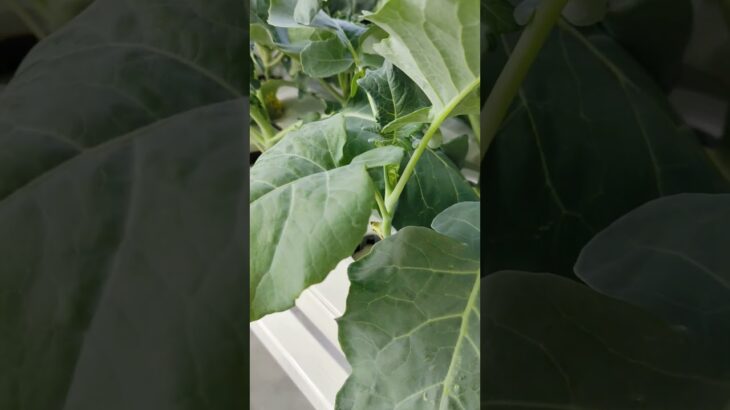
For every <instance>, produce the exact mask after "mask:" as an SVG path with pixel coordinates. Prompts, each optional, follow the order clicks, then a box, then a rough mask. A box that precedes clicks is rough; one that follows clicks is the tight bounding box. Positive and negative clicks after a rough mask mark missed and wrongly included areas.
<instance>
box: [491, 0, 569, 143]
mask: <svg viewBox="0 0 730 410" xmlns="http://www.w3.org/2000/svg"><path fill="white" fill-rule="evenodd" d="M567 2H568V0H544V1H541V2H540V4H539V5H538V6H537V9H536V10H535V15H534V16H533V18H532V21H530V23H528V24H527V26H526V27H525V29H524V30H523V32H522V35H521V36H520V39H519V41H518V42H517V45H516V46H515V48H514V50H513V51H512V54H511V55H510V57H509V60H507V64H505V66H504V68H503V69H502V72H501V73H500V75H499V78H498V79H497V82H496V83H495V84H494V88H492V91H491V93H490V94H489V97H488V98H487V102H486V103H485V104H484V108H483V109H482V112H483V113H484V114H483V116H484V118H483V122H484V132H483V136H484V138H483V141H484V143H483V144H482V146H481V156H482V157H484V154H485V153H486V152H487V149H488V148H489V145H490V144H491V142H492V140H493V139H494V137H495V135H496V134H497V131H498V130H499V127H500V125H501V124H502V121H503V120H504V117H505V115H506V114H507V110H509V107H510V105H511V104H512V100H513V99H514V97H515V95H517V92H518V91H519V89H520V86H521V85H522V82H523V81H524V79H525V76H526V75H527V72H528V71H529V70H530V66H531V65H532V63H533V62H534V61H535V58H536V57H537V55H538V53H539V52H540V49H542V46H543V45H544V44H545V41H546V40H547V39H548V36H549V35H550V31H551V30H552V28H553V26H554V25H555V23H556V22H557V21H558V20H559V19H560V14H561V12H562V10H563V7H564V6H565V4H566V3H567Z"/></svg>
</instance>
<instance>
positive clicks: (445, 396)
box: [439, 270, 481, 410]
mask: <svg viewBox="0 0 730 410" xmlns="http://www.w3.org/2000/svg"><path fill="white" fill-rule="evenodd" d="M475 276H476V278H475V280H474V286H473V287H472V290H471V293H470V294H469V299H468V300H467V302H466V306H464V313H463V314H462V318H461V326H460V328H459V336H458V337H457V339H456V345H455V346H454V355H453V356H452V357H451V363H450V364H449V370H448V371H447V373H446V377H445V378H444V382H443V383H444V386H443V389H442V390H441V402H440V404H439V407H440V409H441V410H446V409H448V404H449V397H450V391H451V389H452V388H453V385H454V384H455V378H456V370H455V366H456V363H457V360H456V357H457V356H458V352H459V351H460V349H461V345H462V343H463V342H464V339H466V337H467V336H468V328H469V319H470V316H471V309H472V308H473V307H475V306H476V298H477V296H478V295H479V287H480V285H481V278H480V275H479V270H477V271H476V275H475Z"/></svg>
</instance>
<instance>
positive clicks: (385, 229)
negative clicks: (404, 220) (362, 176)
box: [375, 188, 393, 239]
mask: <svg viewBox="0 0 730 410" xmlns="http://www.w3.org/2000/svg"><path fill="white" fill-rule="evenodd" d="M375 202H376V203H377V204H378V210H379V211H380V217H381V218H383V224H382V225H381V226H380V228H381V231H382V232H381V233H382V237H381V239H384V238H387V237H389V236H390V231H391V228H390V221H391V220H392V219H393V216H392V215H391V214H389V213H388V211H386V210H385V201H383V196H382V195H380V191H378V190H377V188H376V189H375Z"/></svg>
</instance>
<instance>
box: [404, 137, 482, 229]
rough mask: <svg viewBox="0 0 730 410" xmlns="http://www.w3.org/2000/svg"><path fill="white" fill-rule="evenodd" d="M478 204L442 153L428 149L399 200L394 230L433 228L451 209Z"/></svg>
mask: <svg viewBox="0 0 730 410" xmlns="http://www.w3.org/2000/svg"><path fill="white" fill-rule="evenodd" d="M409 157H410V155H409ZM404 162H405V161H404ZM478 200H479V196H478V195H477V194H476V192H475V191H474V189H473V188H472V187H471V185H469V182H468V181H467V180H466V178H464V176H463V175H462V174H461V173H460V172H459V170H458V168H456V166H455V165H454V164H453V163H452V162H451V160H450V159H449V158H448V157H447V156H446V155H445V154H444V153H443V152H440V151H434V150H431V149H426V151H424V152H423V155H422V156H421V158H420V159H419V161H418V163H417V164H416V168H415V170H414V171H413V175H412V176H411V178H410V179H409V180H408V183H407V184H406V187H405V189H404V190H403V193H402V194H401V196H400V199H399V200H398V208H397V209H396V212H395V216H394V217H393V226H395V227H396V228H402V227H405V226H410V225H418V226H431V221H433V218H435V217H436V215H438V214H439V213H441V211H443V210H445V209H446V208H448V207H450V206H451V205H453V204H455V203H457V202H464V201H478Z"/></svg>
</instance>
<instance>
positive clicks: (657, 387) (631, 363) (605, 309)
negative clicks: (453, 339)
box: [481, 272, 730, 410]
mask: <svg viewBox="0 0 730 410" xmlns="http://www.w3.org/2000/svg"><path fill="white" fill-rule="evenodd" d="M482 280H483V281H484V283H483V288H484V291H485V294H484V306H482V311H483V312H484V313H485V315H486V318H485V321H484V322H483V323H482V328H481V329H482V334H483V337H484V338H485V343H484V346H486V348H485V351H484V352H483V353H484V354H485V356H484V359H483V360H484V362H483V363H484V364H483V367H484V372H485V377H487V380H486V381H485V383H484V385H485V391H482V408H488V409H495V410H497V409H499V410H507V409H533V408H534V409H610V410H613V409H616V410H619V409H620V410H624V409H656V410H686V409H703V410H725V409H726V408H727V407H726V406H727V405H728V404H730V380H721V379H713V378H711V377H709V376H708V375H707V373H706V369H704V368H703V367H702V366H701V365H700V364H699V363H698V362H697V361H696V360H695V359H696V357H697V353H698V351H697V350H696V348H694V347H693V346H692V344H691V343H689V341H688V340H687V338H686V334H685V333H684V332H683V331H681V330H678V329H675V328H672V327H670V326H668V325H667V324H666V323H665V322H663V321H661V320H658V319H656V318H655V317H654V316H651V315H649V314H647V313H646V312H643V311H641V310H640V309H638V308H636V307H633V306H631V305H628V304H625V303H623V302H620V301H617V300H615V299H611V298H609V297H607V296H604V295H601V294H600V293H597V292H594V291H592V290H590V289H589V288H587V287H586V286H584V285H581V284H579V283H576V282H574V281H571V280H568V279H565V278H561V277H559V276H557V275H550V274H540V273H525V272H499V273H495V274H493V275H489V276H487V277H486V278H484V279H482Z"/></svg>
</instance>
